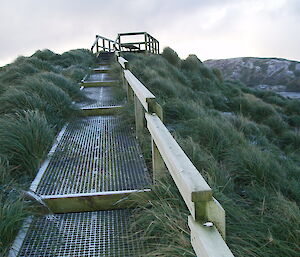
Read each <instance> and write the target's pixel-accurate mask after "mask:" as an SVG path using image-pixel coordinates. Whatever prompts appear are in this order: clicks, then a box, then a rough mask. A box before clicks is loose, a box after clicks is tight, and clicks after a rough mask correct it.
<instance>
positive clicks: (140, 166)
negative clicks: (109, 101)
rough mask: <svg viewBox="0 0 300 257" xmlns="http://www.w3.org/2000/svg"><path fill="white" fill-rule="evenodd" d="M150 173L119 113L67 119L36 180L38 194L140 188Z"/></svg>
mask: <svg viewBox="0 0 300 257" xmlns="http://www.w3.org/2000/svg"><path fill="white" fill-rule="evenodd" d="M149 184H150V177H149V174H148V171H147V168H146V165H145V162H144V159H143V156H142V154H141V151H140V149H139V146H138V144H137V142H136V139H135V136H134V133H133V131H132V130H131V129H130V127H128V126H126V125H125V124H122V123H121V120H120V118H119V117H115V116H98V117H89V118H81V119H77V120H75V121H73V122H72V123H70V124H69V125H68V126H67V128H66V130H65V132H64V134H63V136H62V138H61V140H60V142H59V143H58V145H57V148H56V151H55V153H54V154H53V155H52V156H51V159H50V162H49V164H48V166H47V168H46V170H45V171H44V174H43V176H42V178H41V180H40V182H39V183H38V186H37V188H36V189H34V190H35V192H36V193H37V194H39V195H65V194H76V193H77V194H78V193H94V192H105V191H122V190H134V189H143V188H146V187H148V186H149Z"/></svg>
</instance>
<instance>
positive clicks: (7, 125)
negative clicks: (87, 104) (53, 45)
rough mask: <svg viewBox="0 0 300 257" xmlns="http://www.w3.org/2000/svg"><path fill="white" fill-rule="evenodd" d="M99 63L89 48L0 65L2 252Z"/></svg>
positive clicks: (42, 53)
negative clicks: (86, 77)
mask: <svg viewBox="0 0 300 257" xmlns="http://www.w3.org/2000/svg"><path fill="white" fill-rule="evenodd" d="M93 65H95V57H94V56H93V55H92V54H91V53H90V52H89V51H88V50H85V49H78V50H71V51H69V52H66V53H63V54H62V55H59V54H55V53H53V52H51V51H50V50H43V51H37V52H36V53H34V54H33V55H32V56H31V57H19V58H17V59H16V60H15V61H14V62H13V63H11V64H8V65H6V66H4V67H2V68H1V69H0V146H1V147H0V234H1V236H0V255H1V256H4V255H5V254H6V253H7V250H8V249H9V247H10V245H11V243H12V241H13V240H14V238H15V236H16V233H17V232H18V230H19V228H20V226H21V224H22V222H23V220H24V219H25V217H26V216H27V215H28V213H29V212H30V209H31V208H30V206H29V204H28V203H27V202H24V201H22V199H21V198H22V196H21V191H22V190H27V189H28V186H29V185H30V182H31V181H32V180H33V178H34V177H35V174H36V172H37V170H38V168H39V166H40V164H41V162H42V161H43V160H44V158H45V156H46V154H47V152H48V151H49V148H50V146H51V145H52V143H53V140H54V137H55V134H56V133H57V132H58V131H59V130H60V129H61V127H62V126H63V124H64V123H65V122H66V121H67V120H68V119H71V118H72V116H73V115H74V114H75V111H76V107H75V105H74V104H73V102H74V101H77V100H80V99H81V98H82V97H83V95H82V94H81V91H80V90H79V86H78V85H77V83H78V82H79V81H80V80H81V79H82V78H83V76H84V75H85V74H87V73H88V72H89V67H90V66H93Z"/></svg>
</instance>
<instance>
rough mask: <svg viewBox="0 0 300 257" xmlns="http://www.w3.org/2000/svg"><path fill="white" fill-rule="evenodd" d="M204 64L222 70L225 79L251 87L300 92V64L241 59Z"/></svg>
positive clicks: (248, 58) (283, 60)
mask: <svg viewBox="0 0 300 257" xmlns="http://www.w3.org/2000/svg"><path fill="white" fill-rule="evenodd" d="M204 64H205V65H207V66H209V67H211V68H217V69H219V70H221V72H222V73H223V76H224V78H225V79H233V80H239V81H241V82H242V83H244V84H245V85H247V86H250V87H261V88H271V89H273V90H277V91H281V90H290V91H300V62H296V61H290V60H286V59H279V58H255V57H241V58H231V59H219V60H207V61H205V62H204Z"/></svg>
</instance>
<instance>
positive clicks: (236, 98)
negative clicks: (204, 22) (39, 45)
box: [0, 48, 300, 257]
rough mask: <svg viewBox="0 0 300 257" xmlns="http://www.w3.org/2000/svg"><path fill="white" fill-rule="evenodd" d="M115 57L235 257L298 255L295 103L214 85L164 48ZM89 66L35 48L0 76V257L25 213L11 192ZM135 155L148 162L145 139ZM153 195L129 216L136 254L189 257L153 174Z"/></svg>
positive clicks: (174, 197)
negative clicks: (210, 196)
mask: <svg viewBox="0 0 300 257" xmlns="http://www.w3.org/2000/svg"><path fill="white" fill-rule="evenodd" d="M125 58H126V59H128V60H129V64H130V69H131V70H132V72H133V73H134V74H135V75H136V76H137V77H138V78H139V79H140V80H141V81H142V82H143V83H144V84H145V85H146V86H147V87H148V88H149V89H150V90H151V91H152V92H153V93H154V94H155V95H156V97H157V98H158V101H159V102H160V104H161V105H162V106H163V108H164V115H165V123H166V124H167V126H168V128H169V130H170V131H171V132H172V134H173V135H174V136H175V137H176V139H177V140H178V142H179V143H180V145H181V146H182V148H183V149H184V151H185V152H186V153H187V155H188V156H189V157H190V159H191V160H192V162H193V163H194V164H195V165H196V167H197V168H198V170H199V171H200V172H201V174H202V175H203V176H204V177H205V178H206V180H207V181H208V182H209V184H210V186H211V187H212V188H213V191H214V196H215V197H216V198H217V199H218V200H219V201H220V202H221V204H222V206H223V207H224V208H225V210H226V213H227V234H228V236H227V242H228V244H229V246H230V248H231V249H232V251H233V252H234V254H235V256H255V257H256V256H264V257H265V256H267V257H269V256H270V257H271V256H293V257H296V256H298V255H299V251H300V247H299V242H300V211H299V203H300V191H299V181H300V168H299V164H300V155H299V151H300V132H299V127H300V102H299V101H296V100H287V99H284V98H282V97H280V96H278V95H277V94H274V93H272V92H260V91H255V90H251V89H249V88H247V87H245V86H243V85H242V84H240V83H239V82H228V81H224V80H223V78H222V74H221V73H220V71H219V70H217V69H209V68H207V67H206V66H204V65H203V64H202V62H201V61H200V60H199V59H198V58H197V57H196V56H195V55H191V56H189V57H188V58H187V59H185V60H180V59H179V58H178V56H177V54H176V53H175V52H174V51H173V50H172V49H170V48H166V49H165V50H164V52H163V54H162V56H157V55H135V54H128V55H126V56H125ZM93 65H94V57H93V56H92V55H91V53H90V52H89V51H87V50H72V51H69V52H66V53H64V54H62V55H58V54H55V53H53V52H51V51H49V50H45V51H37V52H36V53H35V54H34V55H33V56H31V57H19V58H18V59H17V60H16V61H15V62H14V63H12V64H9V65H7V66H5V67H3V68H1V69H0V145H1V148H0V175H1V176H0V187H1V193H0V201H1V206H0V235H1V236H0V247H1V248H0V255H4V253H5V252H6V250H7V249H8V247H9V245H10V243H11V242H12V240H13V239H14V237H15V235H16V233H17V231H18V229H19V226H20V224H21V223H22V221H23V219H24V218H25V217H26V216H27V215H28V213H31V212H32V209H33V208H32V206H30V204H29V203H28V202H26V201H23V200H22V199H21V192H22V190H23V189H25V190H26V189H27V188H28V186H29V184H30V182H31V181H32V179H33V178H34V176H35V173H36V171H37V168H38V166H39V165H40V163H41V162H42V161H43V159H44V158H45V155H46V153H47V151H48V149H49V147H50V146H51V144H52V141H53V138H54V136H55V134H56V133H57V132H58V131H59V129H60V128H61V126H62V125H63V124H64V123H65V122H66V121H67V119H68V118H71V117H72V114H74V112H75V111H76V108H75V106H74V104H73V101H75V100H78V99H80V98H81V97H82V95H81V94H80V91H79V88H78V86H77V82H78V81H79V80H80V79H81V78H82V77H83V75H84V74H86V73H87V72H88V67H89V66H93ZM148 139H149V138H147V137H146V136H145V140H148ZM143 147H144V150H145V151H146V152H145V154H146V157H147V156H149V151H150V149H149V147H150V144H149V141H147V142H146V143H145V145H144V146H143ZM155 187H156V190H155V191H154V192H155V193H154V194H153V195H151V196H149V198H145V199H141V200H143V203H144V204H142V205H141V207H140V208H139V209H137V210H136V216H137V218H138V220H137V223H136V224H135V225H136V226H139V227H141V230H142V231H143V233H144V240H145V241H147V243H149V245H150V248H147V249H146V248H145V251H146V252H147V254H148V255H146V254H145V256H194V253H193V250H192V248H191V245H190V239H189V232H188V227H187V223H186V222H187V216H188V212H187V209H186V207H185V204H184V202H183V200H182V199H181V197H180V195H179V193H178V191H177V189H176V187H175V185H174V184H173V182H172V180H171V179H170V177H168V176H167V175H162V176H161V178H160V181H159V183H158V184H157V185H156V186H155ZM149 207H150V208H149ZM140 240H142V238H140Z"/></svg>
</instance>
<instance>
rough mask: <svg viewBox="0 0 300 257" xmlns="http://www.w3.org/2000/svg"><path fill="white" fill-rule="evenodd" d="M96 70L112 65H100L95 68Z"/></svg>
mask: <svg viewBox="0 0 300 257" xmlns="http://www.w3.org/2000/svg"><path fill="white" fill-rule="evenodd" d="M95 69H96V70H109V69H110V65H100V66H99V67H97V68H95Z"/></svg>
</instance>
